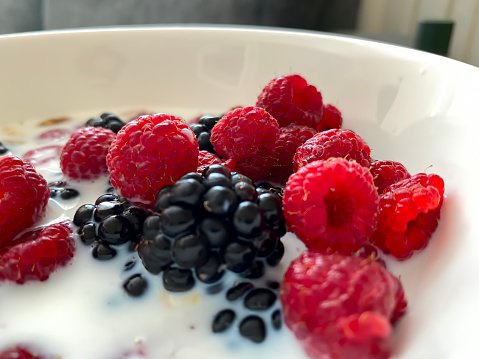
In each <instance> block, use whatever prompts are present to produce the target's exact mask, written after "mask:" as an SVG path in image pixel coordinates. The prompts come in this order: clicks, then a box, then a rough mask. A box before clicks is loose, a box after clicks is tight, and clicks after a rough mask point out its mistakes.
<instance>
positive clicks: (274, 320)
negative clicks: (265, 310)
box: [271, 309, 282, 330]
mask: <svg viewBox="0 0 479 359" xmlns="http://www.w3.org/2000/svg"><path fill="white" fill-rule="evenodd" d="M281 322H282V320H281V311H280V310H279V309H276V310H275V311H274V312H273V313H272V314H271V324H273V328H274V329H278V330H279V329H281Z"/></svg>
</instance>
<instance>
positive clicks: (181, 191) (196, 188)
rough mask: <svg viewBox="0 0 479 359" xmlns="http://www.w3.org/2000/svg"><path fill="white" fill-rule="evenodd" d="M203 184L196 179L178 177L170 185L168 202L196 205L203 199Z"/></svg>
mask: <svg viewBox="0 0 479 359" xmlns="http://www.w3.org/2000/svg"><path fill="white" fill-rule="evenodd" d="M204 192H205V188H204V186H203V185H202V184H201V183H200V182H199V181H197V180H195V179H192V178H189V179H180V180H179V181H177V182H176V183H175V184H174V185H173V186H172V187H171V198H170V199H169V202H170V204H182V205H188V206H193V207H194V206H198V205H199V204H200V203H201V201H202V200H203V193H204Z"/></svg>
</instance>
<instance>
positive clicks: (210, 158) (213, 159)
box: [196, 151, 222, 173]
mask: <svg viewBox="0 0 479 359" xmlns="http://www.w3.org/2000/svg"><path fill="white" fill-rule="evenodd" d="M221 162H222V161H221V159H220V158H219V157H218V156H216V155H214V154H212V153H210V152H208V151H200V152H199V154H198V169H197V170H196V172H198V173H203V171H204V170H205V169H206V168H208V167H209V166H210V165H213V164H220V163H221Z"/></svg>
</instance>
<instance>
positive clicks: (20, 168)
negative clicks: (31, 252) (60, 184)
mask: <svg viewBox="0 0 479 359" xmlns="http://www.w3.org/2000/svg"><path fill="white" fill-rule="evenodd" d="M49 196H50V189H49V188H48V185H47V182H46V181H45V179H44V178H43V177H42V175H40V174H39V173H37V172H36V171H35V169H34V168H33V166H32V165H31V164H30V163H28V162H24V161H22V160H21V159H20V158H18V157H15V156H11V155H8V156H1V157H0V247H2V246H3V245H5V244H7V243H8V242H9V241H11V240H12V239H13V238H14V237H15V236H16V235H18V234H19V233H20V232H21V231H23V230H25V229H27V228H29V227H30V226H31V225H33V224H34V223H35V222H36V221H38V220H39V219H41V217H43V215H44V214H45V211H46V207H47V203H48V198H49Z"/></svg>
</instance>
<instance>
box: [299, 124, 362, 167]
mask: <svg viewBox="0 0 479 359" xmlns="http://www.w3.org/2000/svg"><path fill="white" fill-rule="evenodd" d="M370 155H371V149H370V148H369V146H368V145H367V144H366V142H364V140H363V139H362V138H361V137H360V136H358V135H356V134H355V133H353V132H351V131H349V130H342V129H333V130H328V131H323V132H320V133H318V134H316V135H314V136H313V137H311V138H310V139H309V140H307V141H306V142H305V143H303V144H302V145H301V146H300V147H298V149H297V150H296V154H295V155H294V158H293V164H294V170H295V171H297V170H299V169H300V168H301V167H302V166H304V165H305V164H307V163H309V162H313V161H317V160H327V159H328V158H330V157H342V158H346V159H348V160H354V161H356V162H357V163H359V164H360V165H361V166H364V167H368V168H369V166H370V160H371V157H370Z"/></svg>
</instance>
